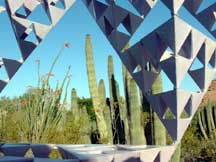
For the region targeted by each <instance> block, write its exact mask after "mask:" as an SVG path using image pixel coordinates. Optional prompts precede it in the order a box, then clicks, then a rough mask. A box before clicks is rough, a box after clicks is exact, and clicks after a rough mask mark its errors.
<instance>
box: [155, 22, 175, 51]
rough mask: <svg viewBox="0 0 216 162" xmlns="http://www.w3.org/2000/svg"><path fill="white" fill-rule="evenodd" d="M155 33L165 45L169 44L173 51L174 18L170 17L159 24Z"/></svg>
mask: <svg viewBox="0 0 216 162" xmlns="http://www.w3.org/2000/svg"><path fill="white" fill-rule="evenodd" d="M156 33H157V34H158V36H159V37H160V39H161V40H163V41H164V42H165V43H166V44H167V46H169V47H170V48H171V49H172V50H173V51H175V38H174V33H175V31H174V20H173V19H170V20H168V21H167V22H166V23H164V24H163V25H161V26H160V27H159V28H158V29H157V30H156Z"/></svg>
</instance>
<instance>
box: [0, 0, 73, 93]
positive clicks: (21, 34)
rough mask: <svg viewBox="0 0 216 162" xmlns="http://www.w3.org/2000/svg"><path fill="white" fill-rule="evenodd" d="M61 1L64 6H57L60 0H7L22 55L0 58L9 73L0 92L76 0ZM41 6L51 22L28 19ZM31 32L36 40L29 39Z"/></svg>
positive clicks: (2, 83) (1, 9)
mask: <svg viewBox="0 0 216 162" xmlns="http://www.w3.org/2000/svg"><path fill="white" fill-rule="evenodd" d="M59 1H61V3H62V5H63V6H64V8H58V7H56V6H55V5H56V3H57V2H58V0H16V1H14V0H5V4H6V11H7V13H8V16H9V18H10V21H11V25H12V27H13V30H14V33H15V37H16V40H17V42H18V45H19V48H20V51H21V54H22V56H21V59H20V60H13V59H8V58H1V59H0V62H1V65H0V68H5V70H6V73H7V75H8V79H0V92H1V91H2V90H3V89H4V87H5V86H6V85H7V84H8V82H9V80H10V79H12V77H13V76H14V75H15V73H16V72H17V71H18V69H19V68H20V67H21V65H22V64H23V63H24V62H25V60H26V59H27V58H28V57H29V56H30V55H31V54H32V52H33V51H34V49H35V48H36V47H37V46H38V45H39V44H40V43H41V41H42V40H43V39H44V38H45V36H46V35H47V34H48V33H49V31H50V30H51V29H52V28H53V27H54V26H55V25H56V24H57V22H58V21H59V20H60V19H61V18H62V17H63V15H64V14H65V12H66V11H67V10H68V9H69V8H70V7H71V6H72V5H73V3H74V2H75V0H59ZM39 6H41V7H42V9H43V10H44V13H45V14H46V15H47V16H48V18H49V20H50V24H48V25H47V24H44V23H41V22H36V21H32V20H29V19H28V18H29V16H30V15H31V14H32V13H33V12H35V10H36V9H37V7H39ZM21 8H22V9H23V10H24V13H19V10H20V9H21ZM4 10H5V8H4V7H0V13H1V12H3V11H4ZM31 34H34V35H35V37H36V39H37V41H36V42H33V41H29V40H27V38H28V36H30V35H31Z"/></svg>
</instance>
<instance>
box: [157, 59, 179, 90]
mask: <svg viewBox="0 0 216 162" xmlns="http://www.w3.org/2000/svg"><path fill="white" fill-rule="evenodd" d="M160 65H161V67H162V69H163V71H164V72H165V73H166V75H167V76H168V78H169V79H170V81H171V82H172V83H173V85H174V86H175V87H176V86H177V81H176V75H177V74H176V62H175V57H170V58H168V59H166V60H164V61H162V62H161V63H160Z"/></svg>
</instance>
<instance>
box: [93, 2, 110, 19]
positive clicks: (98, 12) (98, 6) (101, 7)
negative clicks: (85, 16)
mask: <svg viewBox="0 0 216 162" xmlns="http://www.w3.org/2000/svg"><path fill="white" fill-rule="evenodd" d="M94 6H95V17H96V20H98V19H99V18H100V17H101V16H102V15H103V13H104V12H105V11H106V9H107V8H108V6H107V5H105V4H103V3H101V2H99V1H94Z"/></svg>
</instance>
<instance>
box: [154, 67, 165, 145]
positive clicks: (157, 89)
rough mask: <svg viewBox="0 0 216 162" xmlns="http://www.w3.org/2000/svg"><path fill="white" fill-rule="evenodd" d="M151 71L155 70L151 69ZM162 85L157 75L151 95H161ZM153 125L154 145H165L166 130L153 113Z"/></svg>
mask: <svg viewBox="0 0 216 162" xmlns="http://www.w3.org/2000/svg"><path fill="white" fill-rule="evenodd" d="M152 71H155V70H154V69H152ZM162 85H163V84H162V79H161V75H159V76H158V78H157V79H156V81H155V82H154V84H153V86H152V94H157V93H161V92H162V91H163V87H162ZM153 125H154V128H153V129H154V143H155V145H166V129H165V127H164V126H163V124H162V122H161V121H160V119H159V117H158V115H157V114H156V113H155V112H154V113H153Z"/></svg>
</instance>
